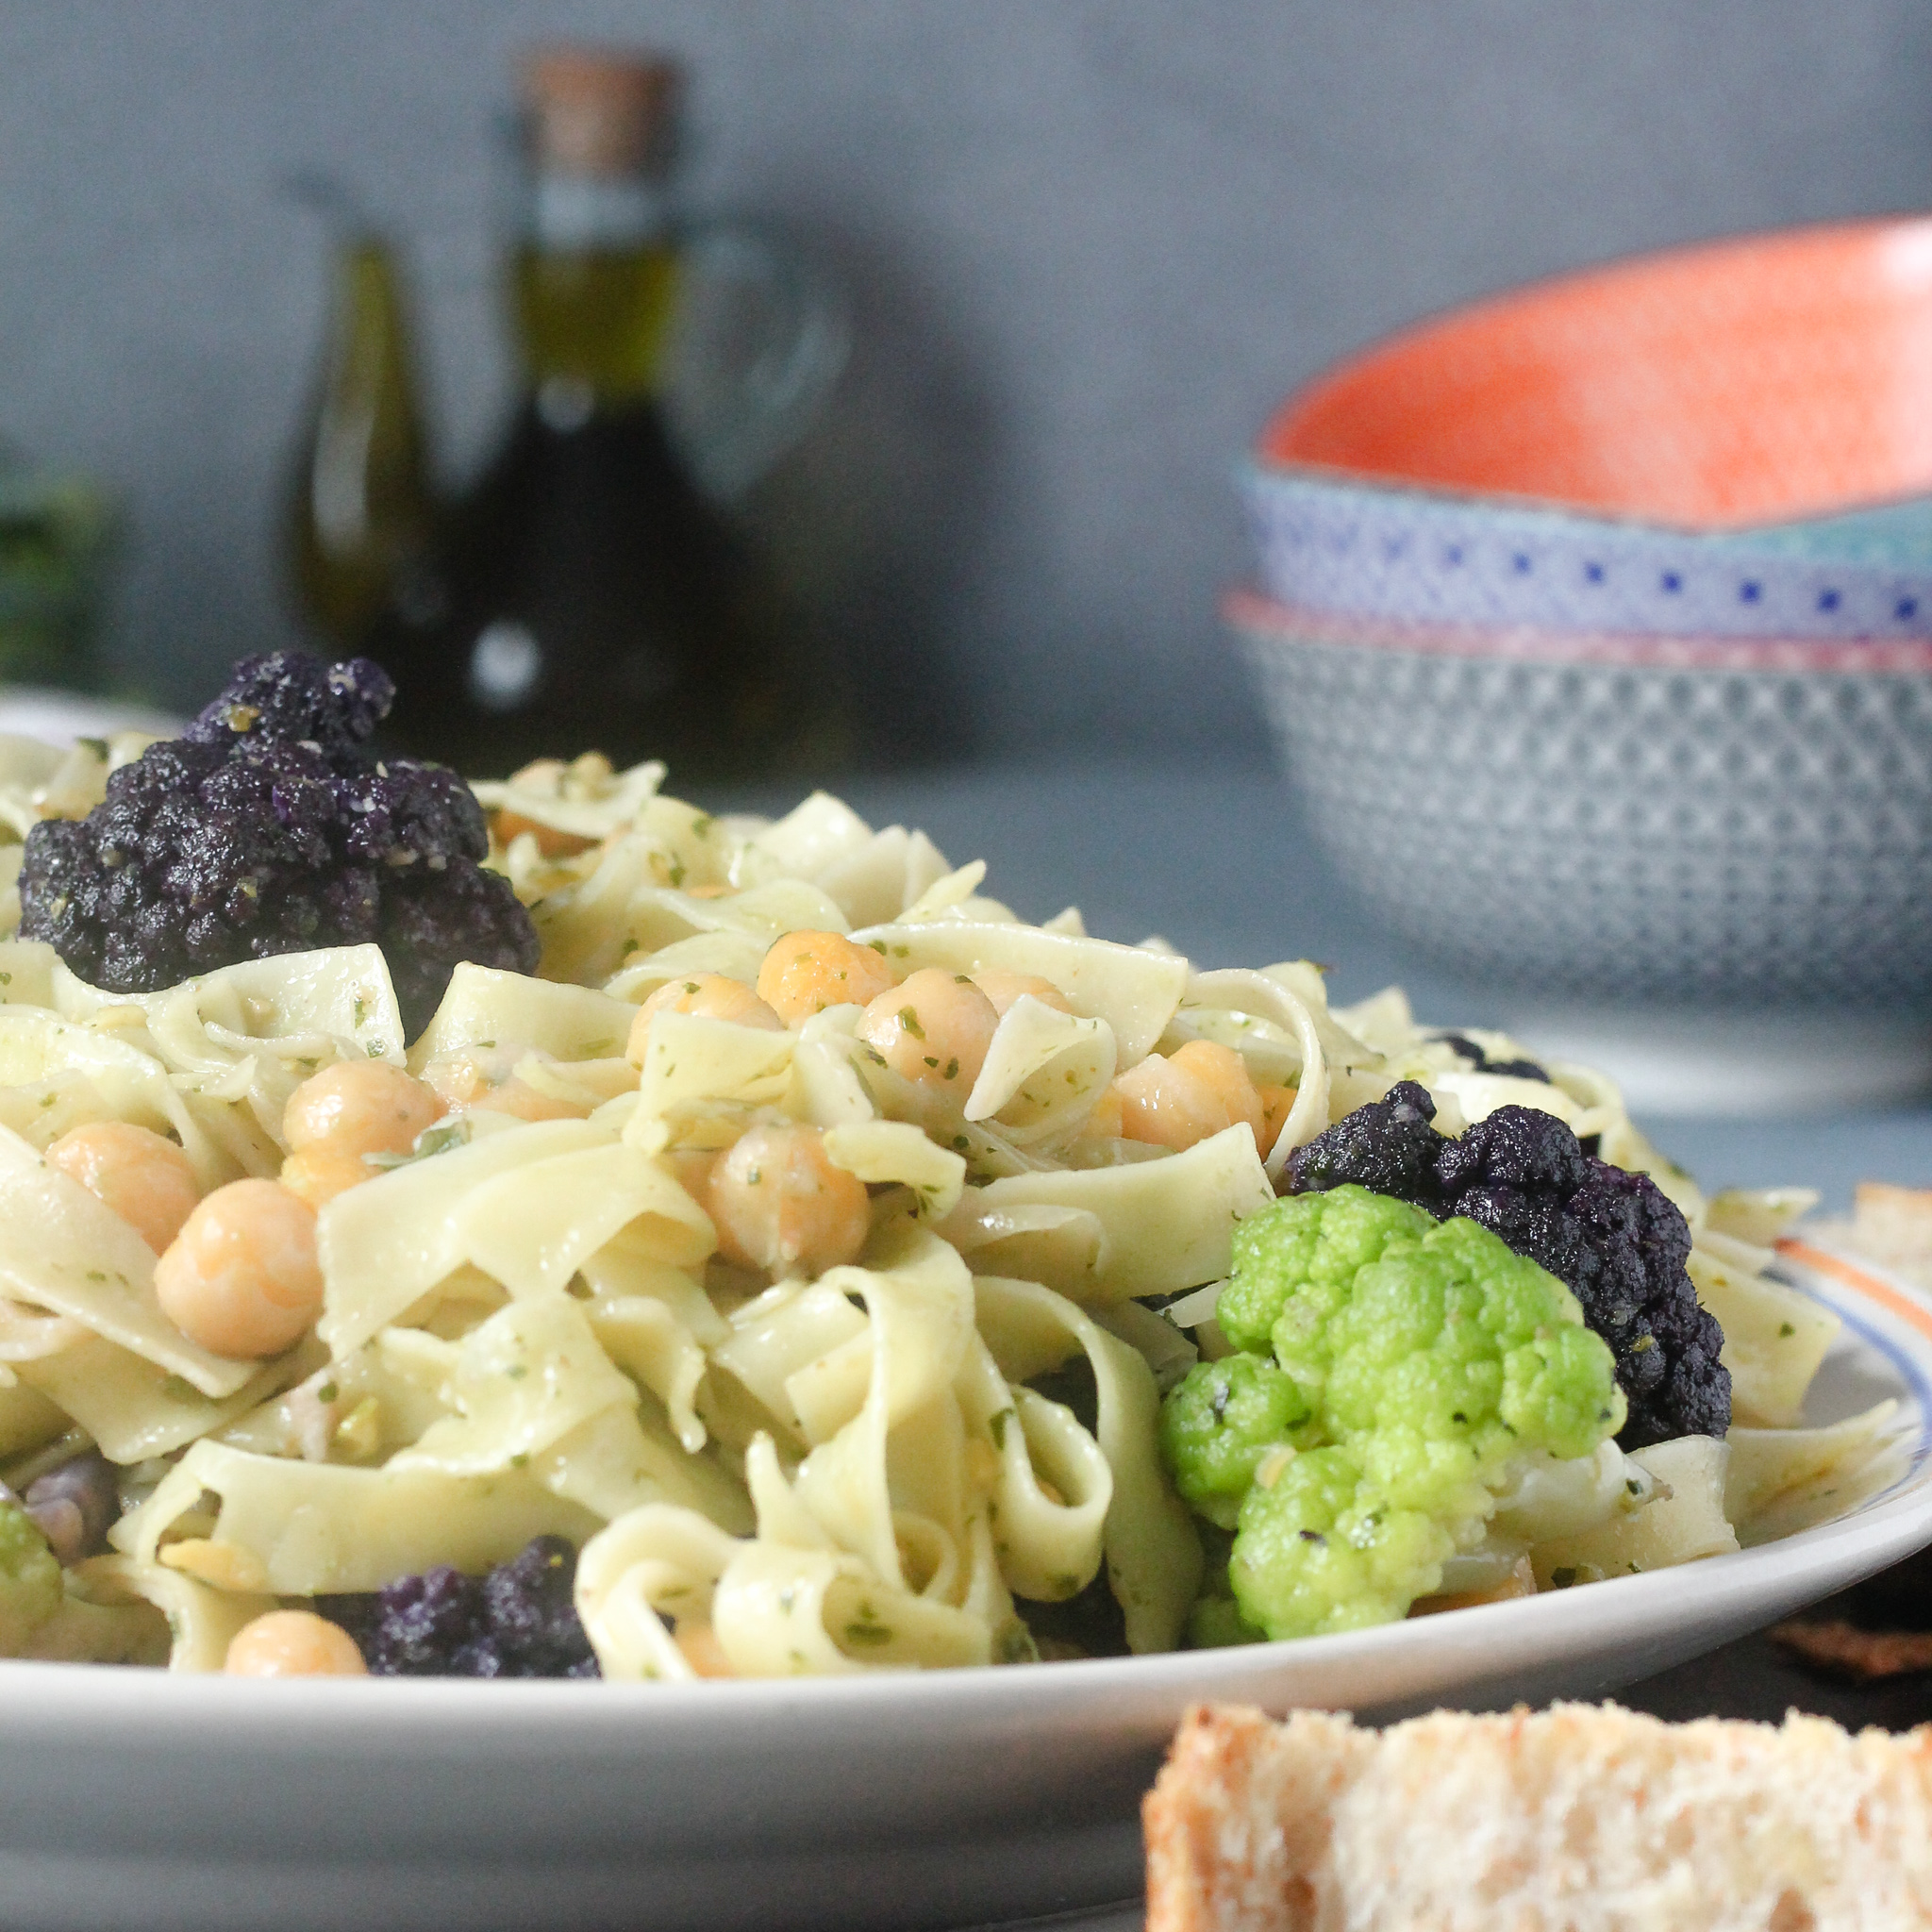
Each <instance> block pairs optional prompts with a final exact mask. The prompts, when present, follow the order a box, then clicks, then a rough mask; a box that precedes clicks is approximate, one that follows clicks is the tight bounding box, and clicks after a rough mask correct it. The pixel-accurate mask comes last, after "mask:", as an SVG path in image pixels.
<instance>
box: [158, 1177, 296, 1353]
mask: <svg viewBox="0 0 1932 1932" xmlns="http://www.w3.org/2000/svg"><path fill="white" fill-rule="evenodd" d="M155 1295H156V1298H157V1299H158V1301H159V1303H160V1305H161V1312H162V1313H163V1314H164V1315H166V1316H167V1318H168V1319H169V1321H171V1322H172V1323H174V1324H175V1327H177V1328H178V1329H180V1331H181V1332H182V1334H184V1335H185V1336H187V1338H188V1339H189V1341H194V1342H198V1343H199V1344H200V1345H201V1346H202V1347H203V1348H206V1349H208V1350H209V1351H211V1352H212V1353H213V1354H215V1355H222V1356H227V1357H231V1358H233V1359H236V1360H249V1359H255V1358H259V1357H264V1356H272V1355H279V1354H280V1353H281V1352H282V1350H283V1349H285V1348H287V1347H289V1346H290V1345H291V1343H293V1342H295V1341H300V1340H301V1338H302V1337H303V1336H304V1335H305V1334H306V1333H307V1332H308V1326H309V1324H311V1323H312V1322H313V1321H314V1320H315V1318H316V1316H317V1315H318V1314H319V1313H320V1312H321V1310H322V1264H321V1262H320V1261H319V1260H318V1259H317V1258H316V1253H315V1209H314V1208H311V1207H310V1206H309V1205H308V1202H307V1201H305V1200H303V1199H302V1198H301V1197H300V1196H299V1195H297V1194H295V1193H293V1192H291V1191H290V1190H289V1189H287V1188H284V1187H281V1186H279V1185H278V1184H277V1183H276V1182H275V1181H264V1180H245V1181H230V1182H229V1183H228V1185H227V1186H226V1187H225V1188H217V1189H216V1190H215V1191H214V1192H213V1193H211V1194H209V1195H208V1196H207V1197H206V1198H205V1199H204V1200H203V1201H202V1202H201V1203H200V1205H199V1206H198V1207H197V1208H195V1210H194V1212H193V1213H192V1214H191V1215H190V1216H189V1217H188V1219H187V1221H186V1223H185V1224H183V1226H182V1229H181V1232H180V1233H179V1234H177V1235H176V1236H175V1240H174V1241H173V1243H172V1245H170V1247H169V1248H168V1251H167V1253H166V1254H164V1255H163V1256H162V1257H161V1258H160V1259H159V1260H158V1262H157V1263H156V1264H155Z"/></svg>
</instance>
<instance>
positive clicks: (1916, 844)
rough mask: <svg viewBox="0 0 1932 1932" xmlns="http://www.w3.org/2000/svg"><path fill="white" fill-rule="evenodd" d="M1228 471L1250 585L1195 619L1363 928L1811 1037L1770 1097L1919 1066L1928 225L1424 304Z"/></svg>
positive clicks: (1879, 225) (1930, 506)
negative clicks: (1343, 881) (1254, 682)
mask: <svg viewBox="0 0 1932 1932" xmlns="http://www.w3.org/2000/svg"><path fill="white" fill-rule="evenodd" d="M1243 485H1244V491H1245V494H1246V497H1247V501H1248V505H1249V508H1250V512H1251V515H1252V518H1253V522H1254V527H1255V533H1256V537H1257V544H1258V548H1259V555H1260V574H1261V580H1262V585H1263V587H1264V590H1265V592H1266V594H1265V595H1258V594H1256V593H1253V592H1237V593H1236V594H1235V595H1233V596H1232V597H1230V599H1229V600H1228V603H1227V606H1226V612H1227V616H1228V619H1229V621H1230V623H1231V624H1232V625H1233V626H1234V628H1235V630H1236V632H1237V634H1238V635H1239V637H1240V638H1241V641H1242V644H1243V646H1244V649H1245V652H1246V655H1247V657H1248V658H1249V661H1250V663H1251V665H1252V666H1253V667H1254V669H1255V670H1256V672H1257V675H1258V677H1259V680H1260V683H1261V687H1262V690H1263V692H1264V694H1265V697H1266V700H1267V705H1268V709H1269V714H1270V719H1271V722H1272V724H1273V726H1274V732H1275V735H1276V738H1277V741H1278V742H1279V744H1280V746H1281V748H1282V751H1283V753H1284V756H1285V758H1286V762H1287V766H1288V770H1289V774H1290V776H1291V781H1292V782H1293V784H1294V785H1295V787H1296V789H1297V790H1298V791H1299V792H1300V793H1301V795H1302V798H1303V801H1304V804H1305V807H1306V809H1307V813H1308V817H1309V821H1310V824H1311V826H1312V828H1313V830H1314V833H1315V835H1316V837H1317V839H1318V840H1319V841H1321V843H1322V844H1323V845H1324V847H1325V848H1326V849H1327V851H1328V854H1329V856H1330V857H1331V858H1333V859H1334V860H1335V861H1336V862H1337V864H1338V865H1339V866H1340V867H1341V870H1342V872H1343V874H1344V875H1345V876H1347V877H1348V878H1349V879H1350V880H1351V881H1352V882H1353V883H1354V885H1355V886H1356V888H1357V891H1359V892H1360V893H1361V894H1362V895H1364V896H1365V897H1366V898H1367V899H1368V900H1369V901H1370V903H1371V904H1372V905H1373V906H1374V908H1376V909H1377V910H1378V911H1379V912H1380V913H1381V914H1382V916H1383V917H1384V918H1385V920H1386V921H1387V922H1388V923H1389V924H1391V925H1393V926H1394V927H1395V928H1396V929H1397V930H1398V931H1399V932H1401V933H1403V934H1404V935H1405V936H1406V937H1407V938H1408V939H1409V940H1410V941H1412V942H1414V943H1415V944H1416V945H1418V946H1420V947H1421V948H1423V949H1424V951H1425V953H1426V954H1427V955H1428V956H1429V957H1430V958H1432V959H1433V960H1435V961H1437V962H1440V963H1441V965H1442V966H1444V967H1446V968H1449V969H1451V970H1457V971H1459V972H1460V973H1461V974H1463V975H1464V976H1465V977H1468V978H1470V979H1472V980H1474V981H1476V982H1478V983H1480V984H1482V985H1484V986H1492V987H1495V988H1497V989H1499V990H1500V991H1502V992H1503V994H1504V997H1505V999H1506V1003H1507V1001H1509V1000H1513V1001H1514V1002H1515V1003H1516V1006H1517V1008H1519V1009H1521V1008H1523V1007H1524V1004H1525V1003H1529V1004H1530V1005H1537V1004H1541V1005H1543V1006H1545V1007H1547V1005H1548V1003H1550V1002H1551V1001H1553V1000H1568V1001H1569V1002H1571V1003H1572V1010H1573V1011H1575V1012H1581V1011H1585V1010H1591V1011H1607V1010H1614V1009H1617V1008H1624V1009H1631V1008H1641V1009H1642V1010H1643V1012H1644V1013H1645V1014H1646V1015H1654V1014H1656V1013H1657V1011H1658V1010H1659V1009H1660V1008H1661V1009H1668V1010H1670V1011H1672V1012H1674V1013H1675V1014H1677V1015H1678V1016H1679V1017H1680V1018H1683V1019H1684V1020H1685V1021H1686V1024H1689V1025H1690V1026H1691V1032H1692V1033H1693V1034H1694V1033H1695V1031H1696V1026H1695V1024H1694V1023H1695V1018H1696V1016H1697V1015H1700V1014H1704V1015H1719V1014H1722V1015H1724V1016H1726V1024H1730V1023H1733V1022H1735V1020H1736V1018H1737V1016H1738V1015H1739V1014H1740V1013H1743V1014H1746V1015H1760V1016H1762V1017H1763V1019H1764V1022H1765V1024H1766V1025H1767V1026H1771V1027H1774V1028H1775V1029H1777V1037H1778V1038H1781V1039H1782V1040H1784V1041H1786V1042H1787V1044H1788V1045H1789V1044H1790V1042H1791V1041H1794V1040H1795V1039H1796V1037H1797V1035H1796V1033H1795V1032H1794V1031H1793V1029H1794V1027H1795V1028H1797V1029H1798V1030H1799V1031H1802V1030H1803V1028H1804V1027H1805V1026H1809V1027H1811V1029H1812V1032H1813V1033H1814V1035H1816V1034H1818V1033H1819V1029H1820V1028H1823V1029H1824V1031H1823V1034H1822V1036H1820V1037H1823V1038H1824V1040H1825V1041H1826V1042H1827V1048H1828V1047H1829V1043H1830V1042H1831V1041H1840V1042H1842V1043H1844V1045H1845V1047H1846V1051H1845V1052H1842V1053H1839V1054H1838V1055H1836V1057H1835V1060H1834V1057H1833V1056H1832V1054H1831V1053H1830V1052H1829V1051H1827V1054H1826V1059H1827V1060H1828V1061H1833V1062H1834V1063H1833V1065H1829V1066H1827V1067H1826V1068H1825V1069H1824V1073H1823V1074H1819V1073H1816V1072H1815V1071H1814V1073H1813V1074H1810V1075H1807V1078H1808V1079H1809V1082H1810V1089H1811V1090H1812V1091H1808V1092H1807V1091H1804V1088H1805V1083H1804V1082H1803V1081H1800V1082H1798V1083H1797V1084H1796V1085H1792V1084H1791V1083H1790V1082H1788V1083H1786V1086H1785V1087H1784V1088H1779V1087H1778V1086H1777V1083H1775V1082H1773V1083H1772V1085H1771V1086H1770V1087H1766V1086H1764V1085H1763V1084H1762V1083H1761V1082H1760V1083H1759V1084H1758V1085H1757V1087H1755V1088H1753V1089H1752V1090H1751V1091H1753V1092H1755V1093H1757V1094H1758V1095H1759V1096H1760V1097H1763V1096H1771V1097H1772V1098H1773V1100H1774V1104H1778V1105H1783V1104H1786V1103H1797V1102H1802V1101H1803V1100H1804V1099H1806V1098H1807V1097H1808V1098H1815V1099H1818V1100H1821V1101H1831V1102H1841V1101H1843V1100H1846V1099H1849V1098H1880V1097H1896V1096H1898V1095H1900V1094H1903V1093H1904V1092H1906V1091H1910V1090H1911V1089H1912V1088H1913V1087H1915V1086H1916V1085H1918V1084H1920V1083H1922V1082H1924V1081H1925V1080H1927V1079H1928V1078H1932V1024H1928V1021H1927V1019H1926V1018H1925V1015H1926V1013H1927V1011H1928V1010H1932V1006H1928V1001H1932V221H1926V220H1890V221H1874V222H1862V223H1857V224H1849V225H1836V226H1831V227H1823V228H1810V229H1800V230H1794V231H1789V232H1786V233H1783V234H1778V235H1773V236H1766V237H1755V238H1747V239H1745V240H1741V241H1731V242H1721V243H1717V244H1712V245H1707V246H1703V247H1698V248H1693V249H1686V250H1680V251H1675V252H1673V253H1670V254H1665V255H1658V256H1653V257H1648V258H1641V259H1638V260H1633V261H1627V262H1623V263H1619V264H1616V265H1614V266H1612V267H1609V268H1605V269H1599V270H1595V271H1591V272H1589V273H1586V274H1582V275H1572V276H1569V277H1566V278H1564V279H1561V280H1558V281H1554V282H1549V283H1545V284H1541V285H1539V286H1536V287H1533V288H1530V289H1527V290H1524V291H1517V292H1514V293H1511V294H1507V295H1505V296H1502V297H1499V298H1496V299H1492V300H1490V301H1486V302H1483V303H1481V304H1478V305H1476V306H1474V307H1472V308H1466V309H1463V310H1460V311H1457V312H1456V313H1453V314H1450V315H1447V316H1444V317H1441V318H1439V319H1437V320H1435V321H1432V322H1429V323H1426V324H1424V325H1422V326H1420V327H1417V328H1415V329H1412V330H1410V331H1408V332H1407V333H1406V334H1404V335H1402V336H1399V337H1397V338H1395V339H1394V340H1392V341H1388V342H1385V343H1383V344H1381V345H1380V346H1378V347H1376V348H1374V349H1371V350H1370V351H1368V352H1367V353H1366V354H1363V355H1361V356H1359V357H1357V358H1354V359H1352V360H1350V361H1348V362H1346V363H1344V364H1342V365H1341V367H1339V368H1337V369H1335V370H1333V371H1331V372H1329V373H1328V374H1326V375H1324V376H1322V377H1320V378H1319V379H1318V380H1316V381H1315V382H1314V383H1312V384H1311V385H1310V386H1309V387H1307V389H1305V390H1303V391H1300V392H1299V393H1298V394H1296V395H1295V396H1293V397H1292V398H1291V400H1290V401H1289V402H1288V404H1287V405H1286V406H1285V407H1284V408H1282V409H1281V410H1280V412H1279V413H1278V414H1277V415H1276V416H1275V417H1274V420H1273V421H1272V422H1271V423H1270V424H1269V425H1267V428H1266V429H1265V431H1264V433H1263V435H1262V437H1261V440H1260V443H1259V447H1258V449H1257V454H1256V456H1255V458H1254V459H1253V461H1252V462H1251V463H1250V464H1249V465H1248V466H1247V467H1246V470H1245V472H1244V476H1243ZM1874 1028H1875V1029H1876V1030H1875V1031H1874ZM1679 1030H1680V1031H1681V1030H1682V1028H1680V1029H1679ZM1735 1030H1736V1029H1735V1025H1734V1024H1733V1025H1732V1032H1733V1034H1735ZM1859 1040H1862V1041H1867V1042H1872V1044H1869V1045H1868V1048H1867V1051H1866V1053H1865V1055H1864V1065H1863V1067H1862V1070H1861V1069H1860V1068H1859V1067H1857V1066H1854V1065H1853V1064H1852V1062H1853V1060H1855V1059H1857V1055H1856V1054H1854V1053H1852V1052H1851V1051H1850V1048H1851V1043H1852V1042H1854V1041H1859ZM1788 1057H1789V1056H1788ZM1800 1058H1802V1056H1800ZM1696 1085H1697V1083H1696V1082H1695V1081H1692V1082H1691V1086H1690V1087H1686V1086H1685V1085H1684V1083H1683V1082H1681V1081H1680V1082H1679V1083H1678V1086H1679V1089H1680V1090H1681V1091H1680V1092H1679V1093H1678V1094H1677V1096H1676V1097H1677V1098H1680V1099H1681V1098H1685V1097H1687V1096H1688V1098H1689V1100H1690V1104H1691V1105H1692V1106H1694V1107H1698V1108H1703V1107H1706V1106H1709V1107H1714V1108H1716V1109H1718V1110H1724V1109H1725V1105H1726V1096H1725V1092H1724V1080H1723V1078H1722V1077H1715V1078H1714V1079H1711V1080H1706V1081H1705V1082H1704V1084H1703V1088H1702V1089H1700V1090H1698V1091H1700V1092H1701V1093H1702V1096H1703V1097H1702V1098H1701V1099H1700V1098H1698V1097H1697V1094H1696V1093H1693V1092H1692V1091H1691V1089H1692V1088H1695V1087H1696Z"/></svg>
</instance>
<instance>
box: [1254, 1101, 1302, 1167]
mask: <svg viewBox="0 0 1932 1932" xmlns="http://www.w3.org/2000/svg"><path fill="white" fill-rule="evenodd" d="M1255 1091H1256V1092H1257V1093H1258V1094H1259V1095H1260V1096H1261V1141H1260V1146H1261V1152H1262V1154H1263V1155H1264V1156H1265V1155H1267V1154H1270V1153H1272V1152H1273V1151H1274V1143H1275V1141H1278V1140H1280V1139H1281V1130H1282V1128H1283V1127H1285V1126H1286V1125H1287V1124H1288V1116H1289V1114H1290V1112H1291V1109H1292V1108H1293V1107H1294V1103H1295V1096H1296V1094H1297V1093H1298V1092H1299V1091H1300V1090H1299V1089H1297V1088H1294V1087H1257V1088H1256V1089H1255Z"/></svg>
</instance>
